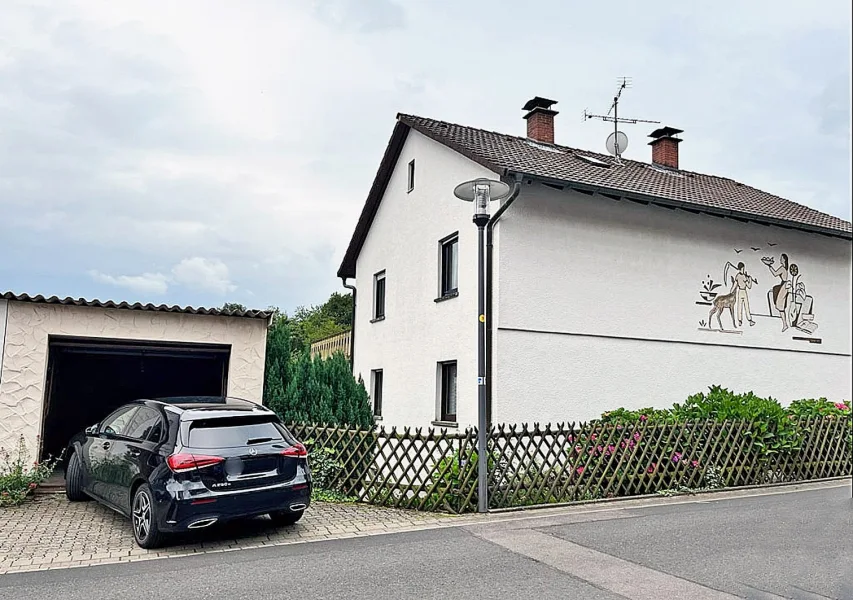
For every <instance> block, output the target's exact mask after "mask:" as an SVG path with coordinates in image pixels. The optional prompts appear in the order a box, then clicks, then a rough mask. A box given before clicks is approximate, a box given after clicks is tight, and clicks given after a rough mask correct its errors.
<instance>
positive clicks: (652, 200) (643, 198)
mask: <svg viewBox="0 0 853 600" xmlns="http://www.w3.org/2000/svg"><path fill="white" fill-rule="evenodd" d="M507 173H508V174H518V175H520V176H522V177H527V178H529V179H535V180H537V181H541V182H543V183H551V184H554V183H559V184H563V185H564V186H567V187H570V188H573V189H578V190H586V191H590V192H595V193H599V194H603V195H608V196H613V195H616V196H620V197H623V198H626V199H629V200H636V201H639V202H643V203H648V204H656V205H658V206H665V207H667V208H680V209H683V210H687V211H689V212H693V213H704V214H708V215H713V216H717V217H728V218H731V219H736V220H738V221H745V222H752V223H758V224H761V225H773V226H776V227H783V228H785V229H796V230H800V231H807V232H809V233H818V234H821V235H826V236H830V237H836V238H841V239H845V240H853V232H850V231H842V230H840V229H832V228H828V227H820V226H818V225H809V224H807V223H799V222H797V221H786V220H783V219H776V218H774V217H766V216H761V215H756V214H753V213H745V212H740V211H733V210H727V209H722V208H715V207H712V206H706V205H702V204H694V203H691V202H682V201H678V200H671V199H668V198H660V197H658V196H651V195H648V194H643V193H640V192H631V191H627V190H623V189H620V188H617V187H605V186H596V185H590V184H588V183H582V182H578V181H572V180H569V179H556V178H552V177H545V176H543V175H536V174H533V173H527V172H524V171H517V170H514V169H507Z"/></svg>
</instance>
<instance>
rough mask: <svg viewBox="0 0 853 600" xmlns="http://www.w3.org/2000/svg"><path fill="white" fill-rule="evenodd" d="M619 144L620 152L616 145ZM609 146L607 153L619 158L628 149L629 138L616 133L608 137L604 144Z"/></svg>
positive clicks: (618, 132) (619, 132)
mask: <svg viewBox="0 0 853 600" xmlns="http://www.w3.org/2000/svg"><path fill="white" fill-rule="evenodd" d="M617 143H618V144H619V151H618V152H617V151H616V144H617ZM604 144H605V146H607V151H608V152H609V153H610V154H612V155H613V156H619V155H621V154H622V153H623V152H625V150H626V149H627V148H628V136H627V135H625V134H624V133H622V132H621V131H614V132H613V133H611V134H610V135H608V136H607V141H606V142H604Z"/></svg>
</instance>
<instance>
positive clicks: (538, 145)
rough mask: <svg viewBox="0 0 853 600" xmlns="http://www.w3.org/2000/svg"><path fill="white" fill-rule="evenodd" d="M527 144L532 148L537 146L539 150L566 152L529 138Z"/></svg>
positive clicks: (555, 152)
mask: <svg viewBox="0 0 853 600" xmlns="http://www.w3.org/2000/svg"><path fill="white" fill-rule="evenodd" d="M527 145H528V146H530V147H531V148H536V149H537V150H542V151H544V152H553V153H554V154H565V152H563V151H562V150H559V149H557V148H554V147H553V146H546V145H545V144H537V143H536V142H533V141H531V140H527Z"/></svg>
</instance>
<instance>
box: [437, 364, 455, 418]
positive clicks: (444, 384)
mask: <svg viewBox="0 0 853 600" xmlns="http://www.w3.org/2000/svg"><path fill="white" fill-rule="evenodd" d="M439 385H440V386H441V390H440V395H441V420H442V421H448V422H452V423H455V422H456V361H455V360H454V361H451V362H444V363H441V377H440V380H439Z"/></svg>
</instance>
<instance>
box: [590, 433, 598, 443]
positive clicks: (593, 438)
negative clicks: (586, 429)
mask: <svg viewBox="0 0 853 600" xmlns="http://www.w3.org/2000/svg"><path fill="white" fill-rule="evenodd" d="M596 438H598V436H597V435H595V434H594V433H593V434H592V435H591V436H589V439H590V440H591V441H593V442H594V441H595V440H596Z"/></svg>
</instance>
